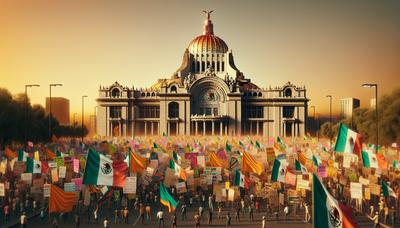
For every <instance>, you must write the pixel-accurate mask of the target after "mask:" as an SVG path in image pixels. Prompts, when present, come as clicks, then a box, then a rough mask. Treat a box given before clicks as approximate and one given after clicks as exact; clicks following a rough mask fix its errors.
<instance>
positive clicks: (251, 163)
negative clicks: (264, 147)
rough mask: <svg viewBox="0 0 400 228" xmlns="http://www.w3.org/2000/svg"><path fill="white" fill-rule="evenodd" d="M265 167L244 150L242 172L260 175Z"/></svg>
mask: <svg viewBox="0 0 400 228" xmlns="http://www.w3.org/2000/svg"><path fill="white" fill-rule="evenodd" d="M263 169H264V168H263V165H262V164H261V163H258V162H256V161H255V160H254V158H253V157H251V156H250V154H248V153H247V152H243V165H242V172H249V173H257V174H258V175H261V173H262V172H263Z"/></svg>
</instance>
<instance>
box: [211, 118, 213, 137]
mask: <svg viewBox="0 0 400 228" xmlns="http://www.w3.org/2000/svg"><path fill="white" fill-rule="evenodd" d="M211 126H212V127H211V135H212V136H214V120H213V121H212V123H211Z"/></svg>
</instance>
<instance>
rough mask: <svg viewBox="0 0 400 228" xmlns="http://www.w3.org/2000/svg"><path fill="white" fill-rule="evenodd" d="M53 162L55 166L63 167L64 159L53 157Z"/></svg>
mask: <svg viewBox="0 0 400 228" xmlns="http://www.w3.org/2000/svg"><path fill="white" fill-rule="evenodd" d="M54 162H55V163H56V164H57V167H60V166H64V158H63V157H55V158H54Z"/></svg>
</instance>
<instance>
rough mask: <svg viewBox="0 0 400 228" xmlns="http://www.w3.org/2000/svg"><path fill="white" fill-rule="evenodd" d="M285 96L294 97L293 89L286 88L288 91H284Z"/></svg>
mask: <svg viewBox="0 0 400 228" xmlns="http://www.w3.org/2000/svg"><path fill="white" fill-rule="evenodd" d="M283 95H284V96H285V97H292V89H290V88H286V89H285V90H284V91H283Z"/></svg>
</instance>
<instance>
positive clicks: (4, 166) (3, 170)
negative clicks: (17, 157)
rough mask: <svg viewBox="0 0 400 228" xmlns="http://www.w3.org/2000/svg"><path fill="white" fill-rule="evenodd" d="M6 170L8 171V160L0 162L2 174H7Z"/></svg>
mask: <svg viewBox="0 0 400 228" xmlns="http://www.w3.org/2000/svg"><path fill="white" fill-rule="evenodd" d="M6 170H7V159H4V160H2V161H1V162H0V173H1V174H6Z"/></svg>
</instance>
